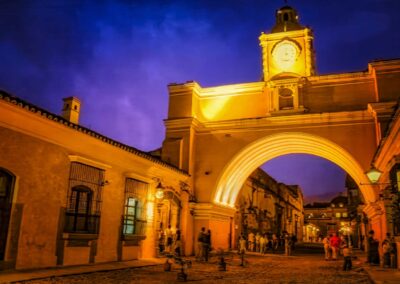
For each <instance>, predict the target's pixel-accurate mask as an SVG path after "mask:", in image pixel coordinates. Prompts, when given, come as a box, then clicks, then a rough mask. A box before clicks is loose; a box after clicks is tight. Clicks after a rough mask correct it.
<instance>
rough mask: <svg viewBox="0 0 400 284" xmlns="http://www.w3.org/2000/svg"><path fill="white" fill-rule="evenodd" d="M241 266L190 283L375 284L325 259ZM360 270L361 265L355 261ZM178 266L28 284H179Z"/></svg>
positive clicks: (200, 272)
mask: <svg viewBox="0 0 400 284" xmlns="http://www.w3.org/2000/svg"><path fill="white" fill-rule="evenodd" d="M246 259H247V262H246V265H245V266H244V267H242V266H240V260H239V258H238V256H233V258H231V259H228V260H227V262H228V266H227V271H225V272H221V271H218V266H217V259H216V258H214V259H212V260H211V261H210V262H209V263H199V262H194V263H193V265H192V267H191V268H189V269H188V275H189V276H188V282H194V283H232V284H233V283H235V284H236V283H318V284H319V283H334V284H342V283H371V282H370V281H369V279H368V277H367V275H366V274H365V273H364V272H363V271H362V269H359V268H357V267H356V268H355V269H353V270H352V271H348V272H344V271H342V270H341V268H342V267H341V266H342V260H339V261H329V262H327V261H324V260H323V256H320V255H307V256H293V257H284V256H248V257H247V258H246ZM355 264H356V266H357V262H356V261H355ZM178 271H179V269H178V265H173V270H172V271H171V272H164V271H163V266H162V265H156V266H152V267H142V268H132V269H124V270H117V271H109V272H95V273H90V274H81V275H74V276H65V277H55V278H51V279H44V280H40V281H39V280H36V281H30V282H25V283H30V284H39V283H40V284H42V283H73V284H75V283H85V284H86V283H96V284H101V283H176V282H177V272H178Z"/></svg>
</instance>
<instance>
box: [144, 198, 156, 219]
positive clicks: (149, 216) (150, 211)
mask: <svg viewBox="0 0 400 284" xmlns="http://www.w3.org/2000/svg"><path fill="white" fill-rule="evenodd" d="M146 217H147V220H148V221H149V220H153V217H154V202H153V201H148V202H147V208H146Z"/></svg>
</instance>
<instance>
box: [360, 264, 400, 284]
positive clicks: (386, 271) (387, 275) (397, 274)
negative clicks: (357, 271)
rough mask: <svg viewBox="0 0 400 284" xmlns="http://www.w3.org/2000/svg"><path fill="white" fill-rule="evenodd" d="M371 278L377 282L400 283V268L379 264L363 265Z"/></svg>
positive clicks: (378, 283) (382, 283) (384, 283)
mask: <svg viewBox="0 0 400 284" xmlns="http://www.w3.org/2000/svg"><path fill="white" fill-rule="evenodd" d="M363 269H364V270H365V271H366V272H367V274H368V276H369V278H370V279H371V280H372V282H373V283H375V284H395V283H396V284H398V283H400V270H398V269H390V268H382V267H379V266H368V265H365V266H363Z"/></svg>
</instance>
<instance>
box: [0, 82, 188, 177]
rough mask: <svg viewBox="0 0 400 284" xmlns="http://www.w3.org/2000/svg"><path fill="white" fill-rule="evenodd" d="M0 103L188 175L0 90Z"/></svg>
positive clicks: (144, 153)
mask: <svg viewBox="0 0 400 284" xmlns="http://www.w3.org/2000/svg"><path fill="white" fill-rule="evenodd" d="M0 103H4V106H6V107H10V108H12V109H14V110H13V111H14V112H16V111H17V110H18V111H19V112H20V113H21V114H22V115H34V116H35V118H37V119H39V120H42V121H43V122H44V121H46V122H49V123H50V124H52V125H57V126H61V127H65V128H69V129H71V130H74V131H76V132H77V133H81V134H83V135H87V136H91V137H92V138H94V139H97V140H100V141H101V142H102V143H106V144H109V145H111V146H113V147H117V148H120V149H121V150H123V151H126V152H128V153H131V154H134V155H136V156H139V157H141V158H144V159H146V160H149V161H151V162H154V163H156V164H159V165H161V166H163V167H167V168H169V169H170V170H173V171H177V172H179V173H180V174H184V175H188V173H186V172H184V171H182V170H180V169H178V168H176V167H175V166H173V165H170V164H167V163H165V162H163V161H161V160H159V159H157V158H155V157H153V156H151V155H150V154H147V153H146V152H143V151H140V150H138V149H136V148H134V147H131V146H128V145H126V144H123V143H121V142H118V141H116V140H113V139H111V138H109V137H107V136H104V135H102V134H100V133H98V132H95V131H93V130H91V129H89V128H86V127H83V126H81V125H78V124H75V123H72V122H70V121H68V120H66V119H64V118H63V117H61V116H59V115H56V114H54V113H51V112H49V111H47V110H45V109H42V108H40V107H38V106H35V105H33V104H31V103H28V102H26V101H24V100H22V99H20V98H17V97H14V96H12V95H10V94H8V93H6V92H4V91H1V90H0ZM28 119H29V118H28ZM31 131H32V130H31Z"/></svg>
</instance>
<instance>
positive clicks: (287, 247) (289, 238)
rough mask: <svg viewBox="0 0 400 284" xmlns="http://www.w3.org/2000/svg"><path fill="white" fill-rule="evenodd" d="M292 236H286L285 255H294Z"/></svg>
mask: <svg viewBox="0 0 400 284" xmlns="http://www.w3.org/2000/svg"><path fill="white" fill-rule="evenodd" d="M292 245H293V243H292V236H291V235H290V234H288V233H286V234H285V255H287V256H289V255H292Z"/></svg>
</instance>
